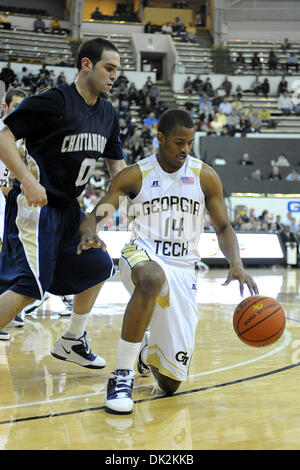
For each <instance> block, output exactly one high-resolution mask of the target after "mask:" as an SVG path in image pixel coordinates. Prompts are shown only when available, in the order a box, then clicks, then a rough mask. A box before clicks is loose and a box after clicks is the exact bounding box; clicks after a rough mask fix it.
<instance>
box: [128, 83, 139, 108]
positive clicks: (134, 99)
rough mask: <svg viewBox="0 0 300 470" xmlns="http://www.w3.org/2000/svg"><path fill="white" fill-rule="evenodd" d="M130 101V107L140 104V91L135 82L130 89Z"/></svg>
mask: <svg viewBox="0 0 300 470" xmlns="http://www.w3.org/2000/svg"><path fill="white" fill-rule="evenodd" d="M128 101H129V106H130V105H131V103H132V102H134V103H135V104H136V105H137V104H138V90H137V88H136V86H135V83H134V82H131V83H130V85H129V87H128Z"/></svg>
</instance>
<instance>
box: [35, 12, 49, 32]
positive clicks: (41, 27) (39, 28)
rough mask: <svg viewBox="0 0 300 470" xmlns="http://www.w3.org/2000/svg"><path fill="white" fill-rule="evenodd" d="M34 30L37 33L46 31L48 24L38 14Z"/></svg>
mask: <svg viewBox="0 0 300 470" xmlns="http://www.w3.org/2000/svg"><path fill="white" fill-rule="evenodd" d="M33 31H34V32H35V33H45V32H46V24H45V22H44V20H43V19H42V18H41V17H40V16H37V17H36V19H35V21H34V23H33Z"/></svg>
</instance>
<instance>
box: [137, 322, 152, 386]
mask: <svg viewBox="0 0 300 470" xmlns="http://www.w3.org/2000/svg"><path fill="white" fill-rule="evenodd" d="M149 336H150V331H148V330H146V331H145V334H144V336H143V339H142V343H141V349H140V352H139V355H138V360H137V370H138V372H139V374H140V375H141V376H142V377H149V376H150V375H151V370H150V367H148V366H147V365H146V364H145V362H144V361H143V352H144V351H145V349H146V348H147V347H148V340H149Z"/></svg>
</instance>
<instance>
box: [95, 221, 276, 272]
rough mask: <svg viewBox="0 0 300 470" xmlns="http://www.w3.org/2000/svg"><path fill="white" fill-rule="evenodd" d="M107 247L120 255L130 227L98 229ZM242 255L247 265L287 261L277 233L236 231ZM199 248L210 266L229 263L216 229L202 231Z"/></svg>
mask: <svg viewBox="0 0 300 470" xmlns="http://www.w3.org/2000/svg"><path fill="white" fill-rule="evenodd" d="M98 235H99V237H100V238H101V240H103V241H104V243H105V244H106V247H107V251H108V252H109V254H110V256H111V257H112V258H113V259H114V260H118V259H119V258H120V254H121V250H122V248H123V247H124V245H125V243H129V241H130V236H131V232H130V231H119V232H118V231H113V230H107V231H106V230H104V231H100V232H99V233H98ZM237 238H238V243H239V247H240V254H241V258H242V260H243V262H244V264H245V265H259V264H263V265H268V264H282V263H283V262H284V261H285V256H284V251H283V247H282V242H281V240H280V238H279V236H278V234H277V233H266V232H255V233H249V232H237ZM198 250H199V253H200V256H201V258H202V261H203V262H204V263H205V264H207V265H208V266H226V265H227V264H228V263H227V261H226V259H225V257H224V255H223V253H222V252H221V250H220V248H219V245H218V240H217V236H216V234H215V233H214V232H203V233H202V234H201V237H200V243H199V246H198Z"/></svg>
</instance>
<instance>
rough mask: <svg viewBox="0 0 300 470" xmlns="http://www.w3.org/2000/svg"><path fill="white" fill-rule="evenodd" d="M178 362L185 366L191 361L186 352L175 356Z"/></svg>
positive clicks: (180, 352)
mask: <svg viewBox="0 0 300 470" xmlns="http://www.w3.org/2000/svg"><path fill="white" fill-rule="evenodd" d="M175 359H176V361H178V362H182V364H183V365H184V366H186V365H187V362H188V360H189V356H188V355H187V353H186V352H184V351H179V352H178V353H177V354H176V356H175Z"/></svg>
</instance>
